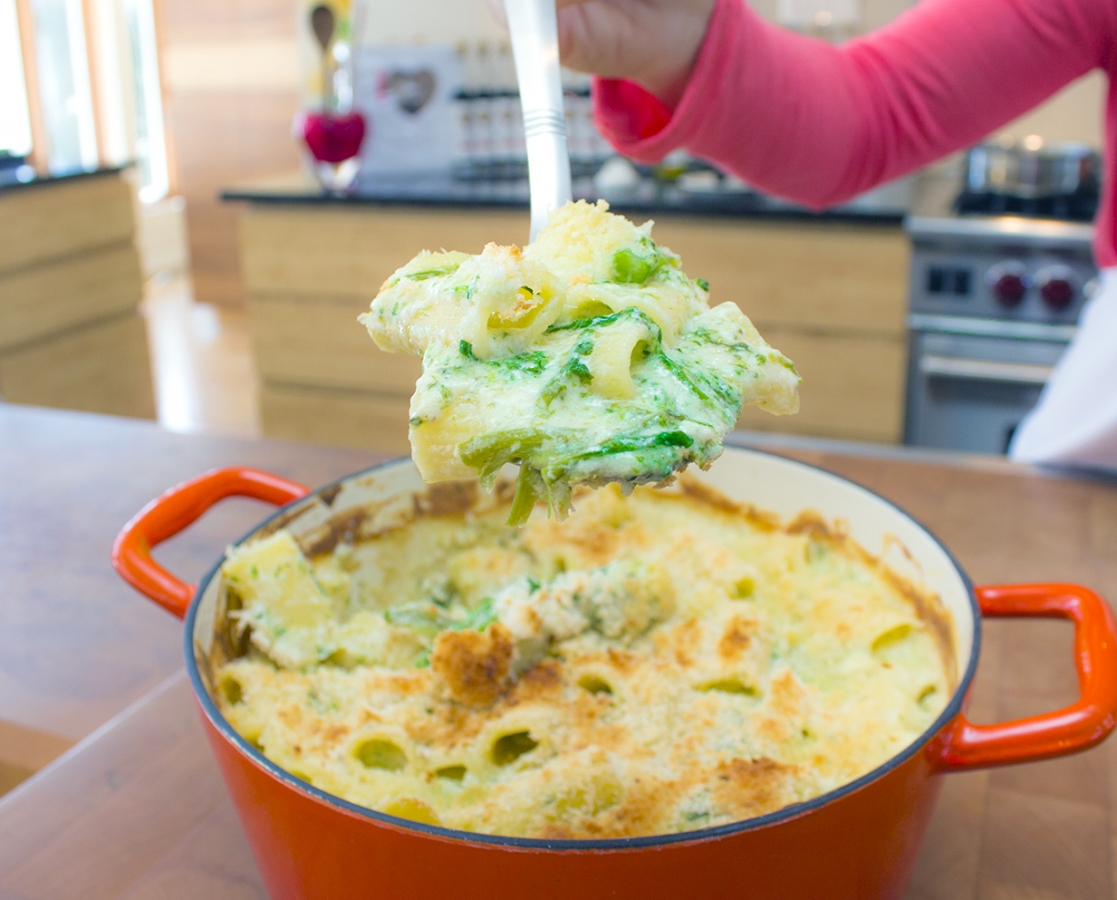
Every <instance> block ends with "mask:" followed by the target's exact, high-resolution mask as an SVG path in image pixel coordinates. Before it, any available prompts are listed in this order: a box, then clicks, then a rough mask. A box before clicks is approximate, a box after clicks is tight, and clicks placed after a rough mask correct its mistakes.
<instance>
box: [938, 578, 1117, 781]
mask: <svg viewBox="0 0 1117 900" xmlns="http://www.w3.org/2000/svg"><path fill="white" fill-rule="evenodd" d="M977 599H978V603H979V604H980V606H981V612H982V614H983V615H985V616H995V617H1001V616H1030V617H1044V618H1060V619H1070V620H1071V621H1073V622H1074V661H1075V666H1076V667H1077V668H1078V688H1079V698H1078V701H1077V702H1075V703H1073V704H1071V705H1070V706H1068V707H1066V708H1065V709H1060V710H1058V711H1056V712H1050V713H1045V714H1044V715H1041V716H1033V717H1031V718H1027V719H1017V720H1015V721H1013V722H1000V723H998V724H996V725H974V724H973V723H971V722H969V721H967V719H966V717H965V716H964V715H961V714H959V715H958V717H957V718H955V719H954V721H953V722H952V723H951V724H950V725H949V726H947V729H946V731H945V732H944V735H943V737H944V740H943V742H942V743H941V744H940V751H941V755H940V756H939V759H938V768H939V769H940V770H943V771H960V770H964V769H980V768H986V767H988V766H1003V765H1009V764H1011V763H1022V762H1033V761H1035V760H1040V759H1050V758H1051V757H1054V756H1063V755H1065V754H1067V753H1074V752H1076V751H1078V750H1086V749H1087V748H1089V747H1092V746H1094V744H1097V743H1098V742H1099V741H1101V740H1102V739H1103V738H1104V737H1105V736H1106V735H1107V734H1109V732H1110V731H1112V730H1113V726H1114V724H1115V723H1117V623H1115V622H1114V618H1113V612H1112V610H1110V608H1109V604H1108V603H1106V602H1105V600H1103V599H1102V598H1101V597H1099V596H1098V595H1097V594H1095V593H1094V592H1093V591H1091V590H1090V589H1089V588H1084V587H1081V586H1080V585H1077V584H1012V585H997V586H992V587H979V588H977Z"/></svg>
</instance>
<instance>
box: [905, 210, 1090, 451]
mask: <svg viewBox="0 0 1117 900" xmlns="http://www.w3.org/2000/svg"><path fill="white" fill-rule="evenodd" d="M963 196H964V195H963ZM957 203H958V200H957V199H955V201H954V203H953V204H952V208H951V209H950V210H949V211H932V212H930V213H928V212H927V211H921V213H922V214H916V215H912V216H909V218H908V219H907V220H906V221H905V229H906V231H907V233H908V234H909V236H910V237H911V242H912V257H911V268H910V275H909V289H908V297H909V309H908V325H909V328H910V357H909V371H908V393H907V409H906V421H905V442H906V443H909V444H914V445H918V446H929V447H943V448H950V449H958V450H966V451H970V452H985V453H1004V452H1005V451H1006V449H1007V447H1008V445H1009V442H1010V441H1011V439H1012V435H1013V433H1014V431H1015V429H1016V427H1017V426H1018V425H1019V423H1020V421H1021V420H1022V419H1023V418H1024V416H1025V415H1026V414H1027V413H1028V411H1029V410H1030V409H1031V408H1032V407H1033V406H1034V405H1035V403H1036V401H1037V400H1038V399H1039V395H1040V392H1041V391H1042V389H1043V386H1044V384H1045V383H1046V382H1047V379H1048V377H1049V376H1050V374H1051V371H1052V368H1053V367H1054V365H1055V363H1056V362H1058V359H1059V357H1060V356H1061V355H1062V353H1063V351H1064V350H1065V349H1066V346H1067V344H1068V343H1069V342H1070V340H1071V339H1072V338H1073V337H1074V333H1075V326H1076V323H1077V321H1078V317H1079V315H1080V313H1081V311H1082V306H1083V304H1084V303H1085V302H1086V300H1087V299H1088V298H1089V297H1090V295H1091V294H1092V292H1093V291H1094V290H1095V289H1096V287H1097V269H1096V267H1095V265H1094V262H1093V256H1092V243H1093V237H1094V229H1093V226H1092V225H1089V224H1085V223H1082V222H1077V221H1061V220H1055V219H1044V218H1027V217H1024V216H1010V215H964V214H959V213H958V212H956V211H955V210H956V209H957Z"/></svg>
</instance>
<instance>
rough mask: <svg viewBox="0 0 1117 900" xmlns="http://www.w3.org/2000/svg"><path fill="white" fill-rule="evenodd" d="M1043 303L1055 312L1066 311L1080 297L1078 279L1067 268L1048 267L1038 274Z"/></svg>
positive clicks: (1037, 282) (1037, 279)
mask: <svg viewBox="0 0 1117 900" xmlns="http://www.w3.org/2000/svg"><path fill="white" fill-rule="evenodd" d="M1036 284H1037V285H1039V295H1040V296H1041V297H1042V298H1043V302H1044V303H1046V304H1047V305H1048V306H1049V307H1051V308H1052V309H1055V310H1063V309H1066V308H1067V307H1068V306H1070V305H1071V304H1072V303H1073V302H1074V298H1075V297H1076V296H1078V279H1077V278H1075V277H1074V272H1072V271H1071V270H1070V269H1068V268H1067V267H1066V266H1048V267H1047V268H1046V269H1040V271H1039V272H1037V273H1036Z"/></svg>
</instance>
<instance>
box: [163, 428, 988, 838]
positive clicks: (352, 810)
mask: <svg viewBox="0 0 1117 900" xmlns="http://www.w3.org/2000/svg"><path fill="white" fill-rule="evenodd" d="M725 449H726V450H727V451H730V452H733V451H744V452H746V453H755V454H759V455H761V456H772V457H775V458H777V459H779V460H781V461H782V462H786V463H790V464H792V465H795V466H801V467H802V468H804V469H813V470H815V471H816V472H822V473H823V474H825V475H827V476H829V477H831V478H837V479H838V480H840V481H844V482H846V483H847V484H849V485H852V486H853V487H854V488H856V489H858V490H861V491H864V492H865V493H867V494H870V495H872V496H873V497H875V498H876V499H878V500H880V501H882V502H883V503H885V504H887V505H888V506H890V507H892V508H893V509H894V510H896V512H898V513H899V514H900V515H901V516H904V517H906V518H907V519H909V520H911V521H912V522H914V523H915V524H916V525H918V526H919V527H920V528H922V529H923V531H924V532H926V533H927V535H928V536H929V537H930V538H931V540H932V541H934V542H935V543H936V544H937V545H938V546H939V548H940V549H941V550H942V551H943V553H944V554H945V555H946V557H947V559H949V560H950V562H951V564H952V565H953V566H954V568H955V570H956V571H957V573H958V575H959V577H960V578H961V580H962V583H963V585H964V586H965V588H966V595H967V598H968V599H969V604H970V612H971V614H972V616H973V641H972V643H971V646H970V658H969V660H968V661H967V663H966V668H965V671H964V672H963V674H962V676H961V677H960V678H959V679H958V684H957V686H956V687H955V689H954V694H953V696H952V697H951V698H950V701H949V702H948V703H947V704H946V706H945V707H944V708H943V711H942V712H941V713H939V715H938V717H937V718H936V719H935V721H934V722H932V723H931V725H930V726H928V728H927V729H926V730H925V731H924V732H923V733H922V734H921V735H920V736H919V737H917V738H916V739H915V740H914V741H912V742H911V743H910V744H909V745H908V746H907V747H905V748H904V749H903V750H902V751H900V752H899V753H897V754H896V755H894V756H891V757H889V758H888V759H887V760H886V761H885V762H883V763H881V764H880V765H879V766H877V767H876V768H875V769H872V770H871V771H869V772H866V773H865V774H864V775H862V776H861V777H860V778H857V779H855V780H853V781H851V782H848V783H847V784H844V785H842V786H841V787H838V788H835V789H834V790H832V791H828V792H826V793H825V794H820V795H819V796H817V797H814V798H812V799H810V800H805V801H803V802H801V803H793V804H791V805H789V806H785V807H783V808H781V809H778V810H776V811H775V812H770V813H766V814H765V815H762V816H755V817H753V818H751V819H742V820H741V821H739V822H730V823H728V824H726V825H717V826H714V827H711V828H702V829H698V830H695V831H684V832H679V833H675V834H655V835H644V836H641V837H621V838H594V839H573V838H566V839H561V840H550V839H547V838H522V837H509V836H507V835H498V834H480V833H478V832H473V831H462V830H460V829H456V828H445V827H443V826H441V825H427V824H425V823H423V822H415V821H413V820H411V819H404V818H400V817H399V816H392V815H389V814H387V813H382V812H378V811H377V810H374V809H370V808H368V807H367V806H360V805H359V804H356V803H351V802H350V801H348V800H344V799H342V798H341V797H338V796H337V795H335V794H331V793H329V792H327V791H323V790H322V789H320V788H316V787H315V786H314V785H312V784H311V783H310V782H308V781H304V780H303V779H301V778H298V777H297V776H295V775H293V774H291V773H290V772H288V771H287V770H286V769H284V768H282V767H280V766H278V765H276V764H275V763H274V762H272V761H271V760H270V759H268V758H267V757H266V756H264V754H263V753H261V752H260V751H259V750H257V749H256V748H255V747H254V746H252V744H250V743H249V742H248V741H247V740H245V739H244V738H243V737H241V735H240V734H238V733H237V731H236V730H235V729H234V728H233V726H232V725H230V724H229V722H228V720H227V719H226V718H225V717H224V716H223V715H222V714H221V710H220V709H218V708H217V704H216V703H215V702H214V700H213V697H212V696H210V693H209V691H208V690H207V689H206V686H205V683H204V682H203V680H202V676H201V672H200V670H199V668H198V662H197V659H196V658H195V655H194V622H195V619H196V618H197V613H198V608H199V606H200V605H201V604H200V603H199V600H200V598H201V597H202V596H203V595H204V594H205V591H206V589H207V588H208V587H209V583H210V582H211V581H212V580H213V578H214V577H215V576H216V575H217V573H218V571H220V569H221V565H222V563H224V562H225V553H222V554H221V557H220V558H219V559H218V560H217V562H215V563H214V565H213V566H212V567H211V568H210V569H209V571H208V572H206V574H205V576H204V577H203V578H202V579H201V580H200V581H199V582H198V586H197V588H196V589H195V591H194V597H193V599H192V600H191V601H190V607H189V609H188V610H187V612H186V617H185V623H184V624H185V628H184V629H183V636H184V651H185V656H186V671H187V674H188V675H189V678H190V686H191V688H192V689H193V691H194V695H195V697H196V699H197V700H198V703H199V705H200V706H201V709H202V711H203V712H204V713H205V716H206V718H207V719H209V721H210V723H211V724H212V725H213V726H214V728H215V729H217V731H218V732H219V733H220V734H221V736H222V737H224V738H225V739H226V740H227V741H229V742H230V743H232V744H233V746H234V747H236V749H237V750H239V751H240V752H241V754H242V755H244V756H246V757H247V758H248V759H249V761H250V762H252V763H253V764H255V765H256V766H258V767H259V768H261V769H263V770H264V771H265V772H267V773H268V774H269V775H271V776H273V777H274V778H276V779H277V780H279V781H281V782H282V783H284V784H285V785H287V786H288V787H291V788H295V789H296V790H299V791H302V792H303V793H304V794H309V795H310V796H311V797H313V798H314V799H315V800H317V801H318V802H320V803H324V804H326V805H327V806H333V807H336V808H338V809H339V810H340V811H342V812H345V813H348V814H350V815H354V816H358V817H361V818H365V819H371V820H373V821H375V822H378V823H380V824H382V825H388V826H392V827H395V828H398V829H400V830H403V831H412V832H417V833H418V834H420V835H423V836H425V837H432V838H441V839H444V840H445V839H450V840H453V841H455V842H461V843H464V844H483V845H489V846H494V847H506V848H509V849H515V850H571V851H573V850H639V849H646V848H656V847H665V846H668V845H672V844H683V843H695V842H699V841H710V840H717V839H719V838H724V837H730V836H732V835H735V834H739V833H742V832H745V831H753V830H755V829H758V828H764V827H766V826H768V825H776V824H778V823H780V822H784V821H787V820H790V819H794V818H798V817H799V816H802V815H806V814H807V813H811V812H814V811H815V810H817V809H820V808H821V807H823V806H826V805H827V804H829V803H831V802H833V801H835V800H839V799H841V798H842V797H845V796H847V795H849V794H852V793H854V792H855V791H859V790H861V788H863V787H866V786H868V785H869V784H872V783H873V782H874V781H877V780H879V779H881V778H884V776H886V775H888V774H889V773H890V772H892V771H893V770H894V769H897V768H899V767H900V766H901V765H903V764H904V763H905V762H907V761H908V760H909V759H911V758H912V757H914V756H915V755H916V754H917V753H919V752H921V751H922V750H923V748H924V747H926V746H927V744H928V743H930V742H931V741H932V740H933V739H934V738H935V737H936V736H937V735H938V734H939V732H941V731H942V730H943V728H944V727H945V726H946V725H947V724H948V723H949V722H950V721H951V720H952V719H954V718H955V717H956V716H957V715H958V714H959V713H960V712H961V711H962V706H963V703H964V702H965V698H966V694H967V692H968V690H969V686H970V683H971V682H972V681H973V678H974V674H975V673H976V671H977V661H978V658H979V656H980V653H981V638H982V629H981V624H982V621H981V608H980V607H979V606H978V602H977V595H976V594H975V592H974V586H973V582H972V581H971V580H970V577H969V575H967V574H966V570H965V569H963V568H962V566H961V564H960V563H959V562H958V560H957V559H956V558H955V556H954V554H953V553H951V552H950V549H949V548H948V547H947V546H946V545H945V544H944V543H943V542H942V541H941V540H939V538H938V536H937V535H936V534H935V533H934V532H933V531H931V529H929V528H928V527H927V526H926V525H924V524H923V523H922V522H921V521H920V520H919V519H916V518H915V517H914V516H912V515H911V514H910V513H908V512H907V511H905V510H904V509H902V508H901V507H900V506H897V505H896V504H895V503H893V502H892V501H891V500H889V499H888V498H887V497H884V496H882V495H880V494H878V493H877V492H876V491H874V490H871V489H870V488H867V487H865V486H864V485H862V484H858V483H857V482H856V481H854V480H852V479H850V478H846V477H845V476H843V475H838V474H837V473H835V472H831V471H830V470H828V469H825V468H823V467H822V466H816V465H814V464H812V463H806V462H802V461H800V460H797V459H792V458H791V457H787V456H782V455H780V454H778V453H772V452H770V451H767V450H760V449H757V448H753V447H728V446H727V447H726V448H725ZM405 462H410V458H409V457H396V458H394V459H389V460H385V461H384V462H381V463H377V464H376V465H373V466H369V467H368V468H367V469H362V470H360V471H358V472H352V473H350V474H348V475H344V476H342V477H341V478H337V479H335V480H334V481H331V482H329V483H328V484H325V485H322V486H321V487H318V488H315V489H314V490H312V491H311V492H310V493H309V494H307V495H306V496H305V497H300V498H299V499H298V500H293V501H291V502H290V503H287V504H285V505H284V506H281V507H279V508H278V509H276V510H275V511H274V512H273V513H272V514H271V515H269V516H267V517H266V518H264V519H263V520H261V521H260V522H258V523H257V524H256V525H254V526H253V527H252V528H251V529H250V530H249V531H247V532H245V533H244V534H243V535H241V536H240V537H239V538H238V539H237V540H236V541H233V542H231V543H230V544H229V547H230V548H232V547H238V546H240V545H241V544H243V543H244V542H245V541H247V540H248V539H249V538H251V537H253V536H254V535H255V534H256V533H258V532H259V531H260V530H261V529H262V528H264V527H266V526H267V525H268V524H269V523H270V522H272V521H274V520H275V519H277V518H279V517H280V516H283V515H285V514H287V513H288V512H290V511H291V510H292V509H294V508H295V507H298V506H300V505H302V504H305V503H309V502H313V500H314V499H315V498H316V497H317V496H318V495H319V494H321V493H322V492H324V491H328V490H329V489H330V488H334V487H338V486H340V485H341V484H342V483H343V482H346V481H350V480H352V479H354V478H359V477H361V476H363V475H368V474H370V473H372V472H376V471H378V470H379V469H384V468H387V467H389V466H396V465H400V464H403V463H405Z"/></svg>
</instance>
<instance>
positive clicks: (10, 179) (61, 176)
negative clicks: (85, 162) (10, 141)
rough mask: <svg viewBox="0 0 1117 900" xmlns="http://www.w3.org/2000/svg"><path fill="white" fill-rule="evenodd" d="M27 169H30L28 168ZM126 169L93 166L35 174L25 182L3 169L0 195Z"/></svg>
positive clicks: (0, 178) (0, 176) (0, 180)
mask: <svg viewBox="0 0 1117 900" xmlns="http://www.w3.org/2000/svg"><path fill="white" fill-rule="evenodd" d="M21 168H22V167H21ZM27 168H30V166H28V167H27ZM126 168H128V166H127V165H124V166H95V167H93V168H91V169H72V170H69V171H66V172H51V173H49V174H46V175H39V174H35V175H33V176H32V177H31V178H29V179H28V180H26V181H23V180H20V179H18V178H16V177H15V176H14V174H12V173H13V172H14V170H13V169H10V168H5V169H0V193H3V192H5V191H19V190H24V189H27V188H36V187H43V186H44V185H51V184H57V183H58V182H63V181H76V180H79V179H82V178H95V177H97V176H98V175H115V174H117V173H118V172H122V171H123V170H124V169H126Z"/></svg>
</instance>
